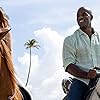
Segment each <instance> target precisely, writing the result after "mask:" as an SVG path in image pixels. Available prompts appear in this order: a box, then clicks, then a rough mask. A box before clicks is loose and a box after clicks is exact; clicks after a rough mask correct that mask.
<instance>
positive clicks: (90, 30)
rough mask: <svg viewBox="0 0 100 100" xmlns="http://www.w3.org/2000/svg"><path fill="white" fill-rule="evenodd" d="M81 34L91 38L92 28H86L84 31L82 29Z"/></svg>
mask: <svg viewBox="0 0 100 100" xmlns="http://www.w3.org/2000/svg"><path fill="white" fill-rule="evenodd" d="M82 31H83V32H85V33H86V34H87V35H88V36H89V37H91V35H92V34H93V33H94V31H93V28H92V27H90V28H86V29H82Z"/></svg>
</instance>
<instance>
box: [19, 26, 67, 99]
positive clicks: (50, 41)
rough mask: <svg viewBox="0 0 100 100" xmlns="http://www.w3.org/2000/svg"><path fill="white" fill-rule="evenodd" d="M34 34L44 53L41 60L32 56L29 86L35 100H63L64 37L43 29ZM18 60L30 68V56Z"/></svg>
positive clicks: (36, 56)
mask: <svg viewBox="0 0 100 100" xmlns="http://www.w3.org/2000/svg"><path fill="white" fill-rule="evenodd" d="M34 34H35V36H36V38H37V39H38V40H39V42H40V43H41V49H42V50H44V53H43V54H42V57H41V59H39V58H38V55H32V61H33V63H32V66H33V67H32V69H31V71H32V73H31V75H30V81H29V84H28V85H29V89H31V91H32V95H33V99H34V100H47V99H48V100H61V99H62V98H63V96H64V93H63V91H62V87H61V81H62V79H63V78H64V77H65V72H64V68H63V67H62V44H63V37H62V36H61V35H59V33H57V32H56V31H54V30H52V29H50V28H42V29H40V30H37V31H35V32H34ZM18 60H19V62H20V63H21V64H23V65H24V66H28V63H29V54H28V53H24V56H23V57H19V58H18ZM35 67H36V69H37V70H35ZM34 73H35V74H34ZM30 87H31V88H30ZM58 98H59V99H58Z"/></svg>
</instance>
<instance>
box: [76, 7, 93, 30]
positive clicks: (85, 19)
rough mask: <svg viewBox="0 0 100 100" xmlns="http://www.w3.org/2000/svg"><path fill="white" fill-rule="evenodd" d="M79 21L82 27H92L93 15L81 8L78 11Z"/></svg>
mask: <svg viewBox="0 0 100 100" xmlns="http://www.w3.org/2000/svg"><path fill="white" fill-rule="evenodd" d="M77 22H78V25H79V26H80V28H81V29H86V28H88V27H91V15H90V14H89V13H88V10H86V9H84V8H80V9H79V10H78V12H77Z"/></svg>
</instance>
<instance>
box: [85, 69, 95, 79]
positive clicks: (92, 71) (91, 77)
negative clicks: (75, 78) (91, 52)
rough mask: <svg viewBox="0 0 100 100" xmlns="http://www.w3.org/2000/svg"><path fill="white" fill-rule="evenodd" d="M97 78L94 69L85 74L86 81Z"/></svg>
mask: <svg viewBox="0 0 100 100" xmlns="http://www.w3.org/2000/svg"><path fill="white" fill-rule="evenodd" d="M96 76H97V73H96V70H95V69H90V70H89V72H88V73H87V78H88V79H93V78H95V77H96Z"/></svg>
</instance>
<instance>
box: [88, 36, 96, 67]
mask: <svg viewBox="0 0 100 100" xmlns="http://www.w3.org/2000/svg"><path fill="white" fill-rule="evenodd" d="M94 42H95V37H94V35H92V36H91V40H90V51H91V59H92V64H93V66H91V68H94V67H95V66H97V61H96V54H95V50H94V44H95V43H94Z"/></svg>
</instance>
